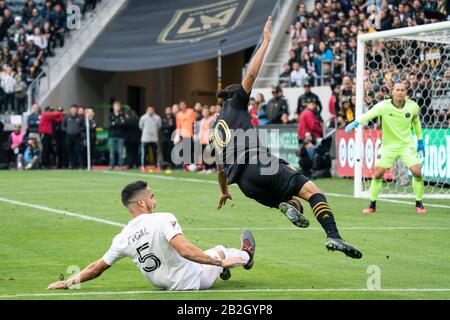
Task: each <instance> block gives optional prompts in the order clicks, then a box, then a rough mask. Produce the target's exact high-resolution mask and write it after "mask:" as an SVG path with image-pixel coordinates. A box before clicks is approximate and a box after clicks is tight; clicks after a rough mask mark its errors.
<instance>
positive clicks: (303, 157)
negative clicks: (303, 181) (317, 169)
mask: <svg viewBox="0 0 450 320" xmlns="http://www.w3.org/2000/svg"><path fill="white" fill-rule="evenodd" d="M316 143H317V142H316V139H315V138H314V137H313V135H312V133H311V132H310V131H306V132H305V137H304V139H303V143H302V144H300V151H299V163H300V168H301V169H302V173H303V174H304V175H305V176H307V177H311V170H312V167H313V161H314V153H315V152H314V151H315V149H316Z"/></svg>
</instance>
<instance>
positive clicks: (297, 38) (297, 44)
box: [290, 21, 308, 50]
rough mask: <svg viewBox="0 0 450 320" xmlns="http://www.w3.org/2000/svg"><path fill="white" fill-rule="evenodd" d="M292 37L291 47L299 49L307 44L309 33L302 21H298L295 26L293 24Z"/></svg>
mask: <svg viewBox="0 0 450 320" xmlns="http://www.w3.org/2000/svg"><path fill="white" fill-rule="evenodd" d="M290 38H291V48H292V49H294V50H297V49H298V48H301V47H303V46H304V45H305V44H306V41H307V40H308V34H307V32H306V29H305V28H304V27H303V24H302V23H301V22H300V21H297V22H296V23H295V24H294V26H293V27H292V26H291V34H290Z"/></svg>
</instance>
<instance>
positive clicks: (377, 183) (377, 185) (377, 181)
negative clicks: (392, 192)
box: [363, 167, 386, 214]
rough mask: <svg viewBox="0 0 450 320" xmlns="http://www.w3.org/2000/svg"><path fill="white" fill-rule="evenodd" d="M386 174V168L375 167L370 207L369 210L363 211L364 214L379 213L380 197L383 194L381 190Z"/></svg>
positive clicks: (371, 185)
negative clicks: (378, 202) (378, 203)
mask: <svg viewBox="0 0 450 320" xmlns="http://www.w3.org/2000/svg"><path fill="white" fill-rule="evenodd" d="M385 172H386V169H385V168H381V167H375V172H374V175H373V178H372V181H371V183H370V189H369V192H370V205H369V207H368V208H366V209H364V210H363V213H364V214H371V213H374V212H375V211H377V200H378V195H379V194H380V192H381V188H382V186H383V176H384V173H385Z"/></svg>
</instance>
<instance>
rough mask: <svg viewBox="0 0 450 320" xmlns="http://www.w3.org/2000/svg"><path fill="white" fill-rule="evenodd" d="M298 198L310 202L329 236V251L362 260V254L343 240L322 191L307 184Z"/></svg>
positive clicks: (327, 243) (326, 243)
mask: <svg viewBox="0 0 450 320" xmlns="http://www.w3.org/2000/svg"><path fill="white" fill-rule="evenodd" d="M298 196H299V197H300V198H302V199H304V200H306V201H308V202H309V204H310V206H311V208H312V211H313V214H314V216H315V217H316V219H317V221H318V222H319V223H320V225H321V226H322V228H323V229H324V230H325V232H326V234H327V240H326V242H325V246H326V247H327V249H328V250H332V251H334V250H338V251H341V252H343V253H345V254H346V255H347V256H348V257H351V258H355V259H360V258H361V257H362V253H361V252H360V251H359V250H358V249H356V248H354V247H353V246H351V245H349V244H348V243H346V242H345V241H344V240H342V238H341V236H340V235H339V231H338V229H337V226H336V221H335V220H334V215H333V212H332V211H331V207H330V205H329V204H328V202H327V199H326V198H325V195H324V194H323V193H322V191H321V190H320V189H319V188H318V187H317V186H316V185H315V184H314V183H313V182H311V181H309V182H307V183H305V184H304V185H303V187H302V188H301V190H300V192H299V194H298Z"/></svg>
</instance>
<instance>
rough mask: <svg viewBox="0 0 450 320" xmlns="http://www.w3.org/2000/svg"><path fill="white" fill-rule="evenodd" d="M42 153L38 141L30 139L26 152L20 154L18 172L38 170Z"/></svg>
mask: <svg viewBox="0 0 450 320" xmlns="http://www.w3.org/2000/svg"><path fill="white" fill-rule="evenodd" d="M40 153H41V152H40V150H39V145H38V142H37V141H36V139H33V138H28V141H27V146H26V147H25V150H24V152H23V153H20V154H19V155H18V157H17V170H23V169H25V170H32V169H36V168H38V166H39V156H40Z"/></svg>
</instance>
